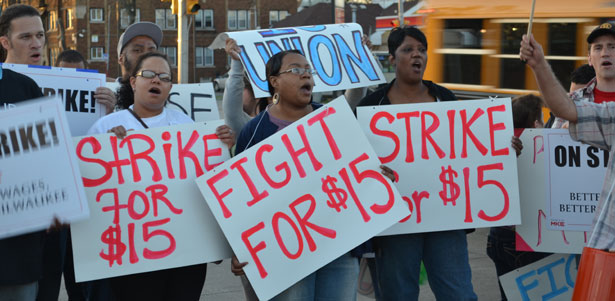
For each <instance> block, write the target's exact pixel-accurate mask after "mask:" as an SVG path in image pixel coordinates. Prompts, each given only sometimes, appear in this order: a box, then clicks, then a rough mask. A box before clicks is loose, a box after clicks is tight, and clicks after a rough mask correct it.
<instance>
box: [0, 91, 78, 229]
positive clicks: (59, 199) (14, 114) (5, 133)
mask: <svg viewBox="0 0 615 301" xmlns="http://www.w3.org/2000/svg"><path fill="white" fill-rule="evenodd" d="M88 215H89V210H88V203H87V200H86V196H85V193H84V191H83V183H82V182H81V174H80V173H79V167H78V165H77V158H76V156H75V154H74V152H73V141H72V139H71V135H70V131H69V129H68V123H67V122H66V116H65V114H64V110H63V107H62V104H61V103H60V101H59V100H58V99H50V98H47V99H39V100H34V101H30V102H21V103H19V105H18V106H17V107H15V108H12V109H11V110H7V111H0V239H2V238H5V237H10V236H15V235H19V234H23V233H28V232H33V231H36V230H42V229H46V228H47V227H49V225H51V223H52V221H53V217H54V216H57V217H58V218H59V219H60V220H61V221H64V222H71V221H76V220H79V219H83V218H86V217H87V216H88Z"/></svg>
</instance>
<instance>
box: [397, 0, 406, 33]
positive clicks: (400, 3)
mask: <svg viewBox="0 0 615 301" xmlns="http://www.w3.org/2000/svg"><path fill="white" fill-rule="evenodd" d="M397 19H398V20H399V27H403V26H404V0H397Z"/></svg>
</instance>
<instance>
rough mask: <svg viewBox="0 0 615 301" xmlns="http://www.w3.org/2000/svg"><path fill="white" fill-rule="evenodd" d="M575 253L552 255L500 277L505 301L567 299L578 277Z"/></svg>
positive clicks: (570, 296) (569, 297) (570, 295)
mask: <svg viewBox="0 0 615 301" xmlns="http://www.w3.org/2000/svg"><path fill="white" fill-rule="evenodd" d="M577 266H578V263H577V261H576V259H575V255H574V254H553V255H551V256H549V257H545V258H543V259H541V260H539V261H536V262H534V263H532V264H529V265H526V266H524V267H522V268H520V269H516V270H514V271H512V272H510V273H507V274H504V275H502V276H500V283H501V284H502V289H504V293H505V294H506V298H508V300H523V301H526V300H527V301H529V300H570V299H571V298H572V291H573V289H574V283H575V281H576V278H577Z"/></svg>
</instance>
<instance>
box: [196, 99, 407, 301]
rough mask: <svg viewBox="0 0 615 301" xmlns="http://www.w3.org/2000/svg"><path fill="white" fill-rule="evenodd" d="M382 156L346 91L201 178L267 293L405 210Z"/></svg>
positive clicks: (259, 290)
mask: <svg viewBox="0 0 615 301" xmlns="http://www.w3.org/2000/svg"><path fill="white" fill-rule="evenodd" d="M257 118H258V117H257ZM379 165H380V163H379V162H378V160H377V157H376V154H375V153H374V151H373V149H372V148H371V146H370V145H369V143H368V142H367V139H366V138H365V136H364V135H363V133H362V132H361V129H360V128H359V126H358V124H357V121H356V119H355V117H354V115H353V114H352V112H351V110H350V108H349V106H348V104H347V103H346V100H345V99H344V97H343V96H342V97H339V98H338V99H336V100H334V101H332V102H331V103H329V104H327V105H325V106H323V107H322V108H320V109H318V110H316V111H314V112H312V113H310V114H308V115H307V116H305V117H303V118H302V119H300V120H298V121H295V122H294V123H293V124H291V125H289V126H287V127H286V128H284V129H283V130H281V131H279V132H277V133H275V134H274V135H272V136H270V137H269V138H267V139H266V140H264V141H261V142H260V143H258V144H256V145H254V146H252V147H250V148H249V149H247V150H245V151H243V152H242V153H241V154H239V155H237V156H236V157H234V158H232V159H231V160H229V161H228V162H225V163H224V164H223V165H220V166H217V167H216V168H214V169H213V170H211V171H210V172H208V173H207V174H205V175H204V176H202V177H200V178H198V179H197V183H198V185H199V188H200V189H201V192H202V193H203V195H204V196H205V200H206V201H207V203H208V204H209V207H210V208H211V209H212V212H213V214H214V216H215V217H216V220H217V221H218V223H219V224H220V227H221V228H222V231H224V235H225V236H226V238H227V239H228V241H229V243H230V245H231V247H232V248H233V251H235V254H236V256H237V258H238V259H239V261H242V262H248V265H246V266H245V268H244V270H245V272H246V275H247V276H248V279H249V280H250V283H251V284H252V286H253V287H254V289H255V291H256V294H257V295H258V297H259V298H260V299H262V300H267V299H270V298H272V297H273V296H275V295H277V294H279V293H280V292H281V291H283V290H284V289H286V288H288V287H290V286H291V285H292V284H294V283H295V282H297V281H299V280H300V279H302V278H304V277H306V276H307V275H309V274H310V273H312V272H314V271H316V270H317V269H319V268H320V267H322V266H324V265H325V264H327V263H329V262H331V261H332V260H334V259H336V258H338V257H339V256H341V255H342V254H344V253H346V252H348V251H349V250H351V249H352V248H354V247H356V246H357V245H359V244H360V243H362V242H364V241H366V240H367V239H369V238H370V237H372V236H374V235H376V234H378V233H380V232H381V231H383V230H384V229H386V228H388V227H389V226H391V225H392V224H393V223H395V222H396V221H398V220H400V219H401V218H402V217H404V216H406V215H407V211H406V209H405V204H403V203H402V201H401V198H400V196H399V194H398V192H397V190H396V189H395V187H394V186H393V184H392V183H391V181H390V180H389V179H388V178H386V177H385V176H383V175H382V174H381V173H380V168H379Z"/></svg>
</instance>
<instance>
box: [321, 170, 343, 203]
mask: <svg viewBox="0 0 615 301" xmlns="http://www.w3.org/2000/svg"><path fill="white" fill-rule="evenodd" d="M336 182H337V179H336V178H334V177H332V176H327V177H326V178H324V179H322V191H323V192H324V193H326V194H327V196H328V197H329V200H328V201H327V206H329V207H331V208H333V209H335V211H337V212H340V211H342V209H341V207H344V209H346V208H348V206H346V200H347V199H348V194H347V193H346V191H344V189H341V188H337V185H335V183H336ZM335 200H338V202H336V201H335Z"/></svg>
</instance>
